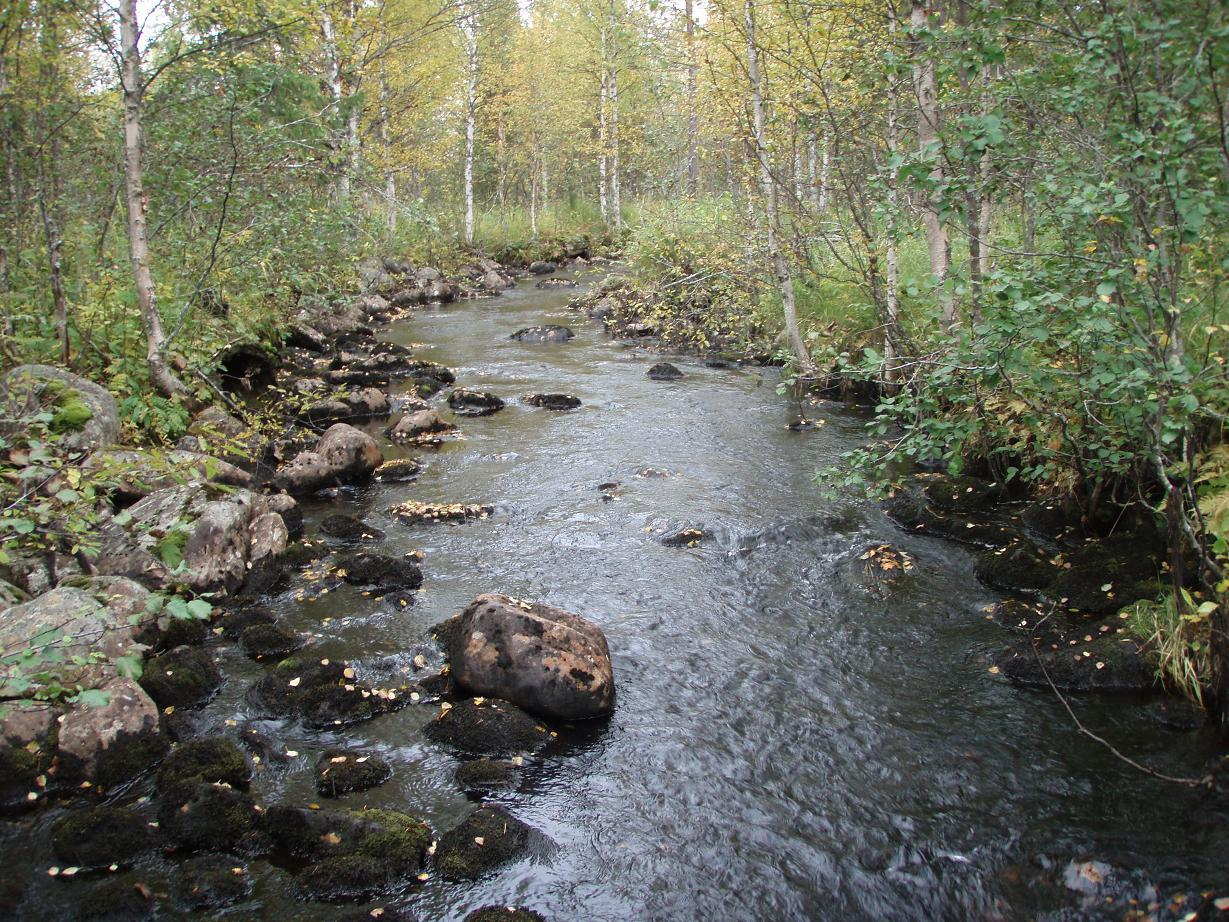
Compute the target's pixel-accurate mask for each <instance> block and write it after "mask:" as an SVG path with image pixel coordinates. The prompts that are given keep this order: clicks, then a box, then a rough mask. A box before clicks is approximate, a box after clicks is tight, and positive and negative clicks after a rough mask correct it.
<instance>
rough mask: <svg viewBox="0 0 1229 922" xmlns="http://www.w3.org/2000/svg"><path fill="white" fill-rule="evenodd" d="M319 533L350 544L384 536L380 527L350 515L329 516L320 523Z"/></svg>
mask: <svg viewBox="0 0 1229 922" xmlns="http://www.w3.org/2000/svg"><path fill="white" fill-rule="evenodd" d="M320 534H322V535H325V536H327V537H329V538H333V539H334V540H337V541H343V542H346V543H350V544H358V543H359V542H362V541H379V540H380V539H382V538H383V537H384V532H382V531H380V529H378V528H376V527H375V526H374V525H368V524H367V523H366V522H364V521H363V520H362V519H359V518H357V517H355V516H352V515H331V516H329V517H328V518H326V519H325V520H324V521H323V522H321V523H320Z"/></svg>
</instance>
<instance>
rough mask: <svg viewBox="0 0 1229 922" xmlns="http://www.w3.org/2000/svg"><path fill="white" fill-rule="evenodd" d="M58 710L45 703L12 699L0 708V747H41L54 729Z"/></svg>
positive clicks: (58, 713) (58, 714)
mask: <svg viewBox="0 0 1229 922" xmlns="http://www.w3.org/2000/svg"><path fill="white" fill-rule="evenodd" d="M59 716H60V711H59V709H58V708H57V707H56V706H55V705H52V704H48V703H47V702H45V701H31V700H29V699H26V698H14V699H12V700H9V701H5V702H4V706H3V707H2V708H0V746H13V747H17V748H21V747H24V746H29V745H30V744H31V743H34V744H36V745H37V746H39V747H41V746H43V745H44V744H45V743H46V742H47V741H48V740H49V739H50V738H51V734H52V732H53V731H54V730H55V729H56V719H57V718H58V717H59Z"/></svg>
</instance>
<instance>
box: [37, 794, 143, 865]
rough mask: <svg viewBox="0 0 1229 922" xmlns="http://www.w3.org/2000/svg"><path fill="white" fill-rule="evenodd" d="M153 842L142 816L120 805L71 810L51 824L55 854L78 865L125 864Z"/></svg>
mask: <svg viewBox="0 0 1229 922" xmlns="http://www.w3.org/2000/svg"><path fill="white" fill-rule="evenodd" d="M155 844H156V841H155V836H154V831H153V829H152V828H150V825H149V823H148V822H147V821H146V820H145V818H144V817H141V816H139V815H137V814H136V813H133V812H132V811H131V810H126V809H124V808H123V807H111V806H98V807H86V808H85V809H82V810H74V811H73V812H71V813H68V814H66V815H65V816H63V817H61V818H60V819H58V820H56V822H55V823H54V825H52V827H51V847H52V848H53V849H54V850H55V854H56V857H57V858H59V859H60V860H61V861H63V862H64V863H65V864H68V865H75V866H77V867H81V868H105V867H110V866H111V865H119V866H120V867H125V866H127V865H129V864H131V863H132V862H133V861H135V860H136V859H138V858H139V857H141V855H143V854H145V853H146V852H148V851H150V850H151V849H152V848H153V847H154V846H155Z"/></svg>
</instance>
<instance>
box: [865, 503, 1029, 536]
mask: <svg viewBox="0 0 1229 922" xmlns="http://www.w3.org/2000/svg"><path fill="white" fill-rule="evenodd" d="M886 511H887V514H888V517H889V518H890V519H892V521H894V522H895V523H896V524H897V525H899V526H900V527H901V528H903V529H904V530H905V531H907V532H909V534H911V535H931V536H932V537H935V538H945V539H947V540H948V541H958V542H960V543H961V544H972V545H976V546H978V547H1003V546H1004V545H1006V544H1009V543H1010V542H1011V541H1012V539H1013V538H1016V537H1018V533H1017V532H1016V531H1015V530H1013V529H1011V528H1009V527H1008V526H1006V525H1000V524H998V523H997V522H987V521H985V520H984V519H981V518H979V517H977V516H967V515H959V514H955V513H944V512H940V511H938V510H936V509H933V508H932V507H931V506H930V505H929V504H928V503H927V502H926V499H925V497H923V495H922V494H921V492H920V491H917V490H901V491H899V492H898V493H897V494H896V495H895V496H894V497H893V498H892V499H891V500H890V501H889V502H888V504H887V507H886Z"/></svg>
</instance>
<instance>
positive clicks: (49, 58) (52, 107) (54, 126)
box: [36, 3, 69, 366]
mask: <svg viewBox="0 0 1229 922" xmlns="http://www.w3.org/2000/svg"><path fill="white" fill-rule="evenodd" d="M40 13H41V14H42V22H41V23H40V25H41V29H40V32H39V51H40V55H39V81H40V83H41V84H42V87H41V89H42V92H43V93H46V94H47V95H46V97H45V98H43V99H42V100H40V105H39V109H38V113H37V115H36V124H37V125H38V141H39V151H38V153H37V164H38V209H39V215H40V216H41V218H42V220H43V233H44V236H45V238H46V242H47V270H48V277H49V281H50V283H51V306H52V317H53V320H54V323H55V335H56V341H57V342H58V343H59V344H60V361H61V362H62V363H63V364H64V365H65V366H67V365H68V359H69V354H68V300H67V298H65V296H64V272H63V260H64V238H63V233H62V229H63V227H64V216H63V209H62V204H63V200H64V198H63V191H64V190H63V183H62V182H61V178H60V150H61V144H60V124H59V123H60V119H61V113H60V110H59V105H58V102H57V100H58V98H59V89H60V88H59V77H60V75H59V54H60V43H59V38H58V36H57V34H56V22H55V17H54V15H53V11H52V7H51V5H50V4H45V3H44V4H40Z"/></svg>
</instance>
